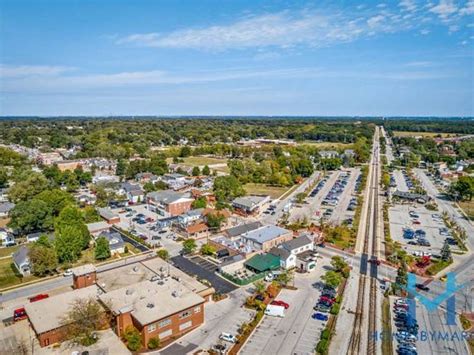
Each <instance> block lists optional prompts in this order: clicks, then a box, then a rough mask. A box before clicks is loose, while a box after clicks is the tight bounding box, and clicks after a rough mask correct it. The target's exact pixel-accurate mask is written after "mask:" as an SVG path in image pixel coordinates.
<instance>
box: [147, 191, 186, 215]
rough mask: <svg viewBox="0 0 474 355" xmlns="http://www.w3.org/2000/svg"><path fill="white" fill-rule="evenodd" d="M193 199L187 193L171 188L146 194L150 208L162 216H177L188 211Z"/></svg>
mask: <svg viewBox="0 0 474 355" xmlns="http://www.w3.org/2000/svg"><path fill="white" fill-rule="evenodd" d="M193 201H194V200H193V199H192V198H189V197H188V195H187V194H184V193H179V192H175V191H172V190H163V191H153V192H150V193H149V194H147V203H148V205H149V207H150V210H152V211H155V212H156V213H158V214H159V215H161V216H163V217H172V216H179V215H181V214H183V213H186V212H188V211H189V210H191V204H192V202H193Z"/></svg>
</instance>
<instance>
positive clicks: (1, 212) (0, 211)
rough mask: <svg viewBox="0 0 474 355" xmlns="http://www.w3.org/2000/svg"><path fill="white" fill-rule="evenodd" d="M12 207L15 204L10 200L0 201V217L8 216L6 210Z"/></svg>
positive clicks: (8, 210)
mask: <svg viewBox="0 0 474 355" xmlns="http://www.w3.org/2000/svg"><path fill="white" fill-rule="evenodd" d="M13 207H15V204H14V203H11V202H1V203H0V218H2V217H7V216H8V212H10V210H12V209H13Z"/></svg>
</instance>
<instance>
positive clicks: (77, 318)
mask: <svg viewBox="0 0 474 355" xmlns="http://www.w3.org/2000/svg"><path fill="white" fill-rule="evenodd" d="M106 322H107V318H106V314H105V312H104V311H103V308H102V306H101V305H100V304H99V302H98V301H97V300H95V299H94V298H92V297H91V298H88V299H85V298H78V299H76V300H75V301H74V302H73V303H72V305H71V306H70V307H69V311H68V312H67V313H66V315H65V316H64V318H63V319H62V320H61V323H62V325H63V326H64V327H65V328H66V329H67V331H66V332H65V334H66V335H67V337H68V338H69V339H70V340H71V341H72V342H74V343H76V344H80V345H83V346H89V345H92V344H94V343H95V342H97V340H98V333H97V331H98V330H100V329H101V327H102V325H103V324H105V323H106Z"/></svg>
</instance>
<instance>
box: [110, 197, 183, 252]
mask: <svg viewBox="0 0 474 355" xmlns="http://www.w3.org/2000/svg"><path fill="white" fill-rule="evenodd" d="M128 208H129V209H131V211H130V212H128V211H124V210H123V209H121V208H118V209H114V210H113V211H114V212H116V213H119V212H120V223H119V224H118V226H119V227H120V228H122V229H124V230H127V231H129V232H131V233H133V234H135V235H137V236H141V237H142V238H143V239H144V240H145V241H146V242H147V243H149V244H151V245H156V246H158V247H160V246H162V247H164V248H165V249H166V250H168V252H169V253H170V255H171V256H176V255H179V252H180V251H181V249H182V245H181V243H179V242H177V241H176V240H174V239H176V238H177V236H176V235H175V233H173V232H170V231H167V232H164V233H163V232H158V231H155V230H152V228H153V227H154V226H155V221H157V220H158V219H160V218H162V217H161V216H159V215H158V214H157V213H155V212H152V211H149V210H148V208H147V205H134V206H130V207H128ZM137 215H140V216H142V215H143V218H141V219H142V220H145V222H146V223H142V222H140V223H138V222H136V221H134V219H137ZM148 218H149V219H151V220H152V221H147V219H148ZM141 223H142V224H141ZM173 238H174V239H173ZM135 243H136V242H135Z"/></svg>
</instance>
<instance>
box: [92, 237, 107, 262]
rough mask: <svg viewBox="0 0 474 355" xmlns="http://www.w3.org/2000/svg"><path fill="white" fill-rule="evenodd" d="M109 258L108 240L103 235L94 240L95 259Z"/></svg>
mask: <svg viewBox="0 0 474 355" xmlns="http://www.w3.org/2000/svg"><path fill="white" fill-rule="evenodd" d="M108 258H110V245H109V241H108V240H107V239H106V238H104V237H99V238H97V240H96V241H95V259H96V260H105V259H108Z"/></svg>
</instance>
